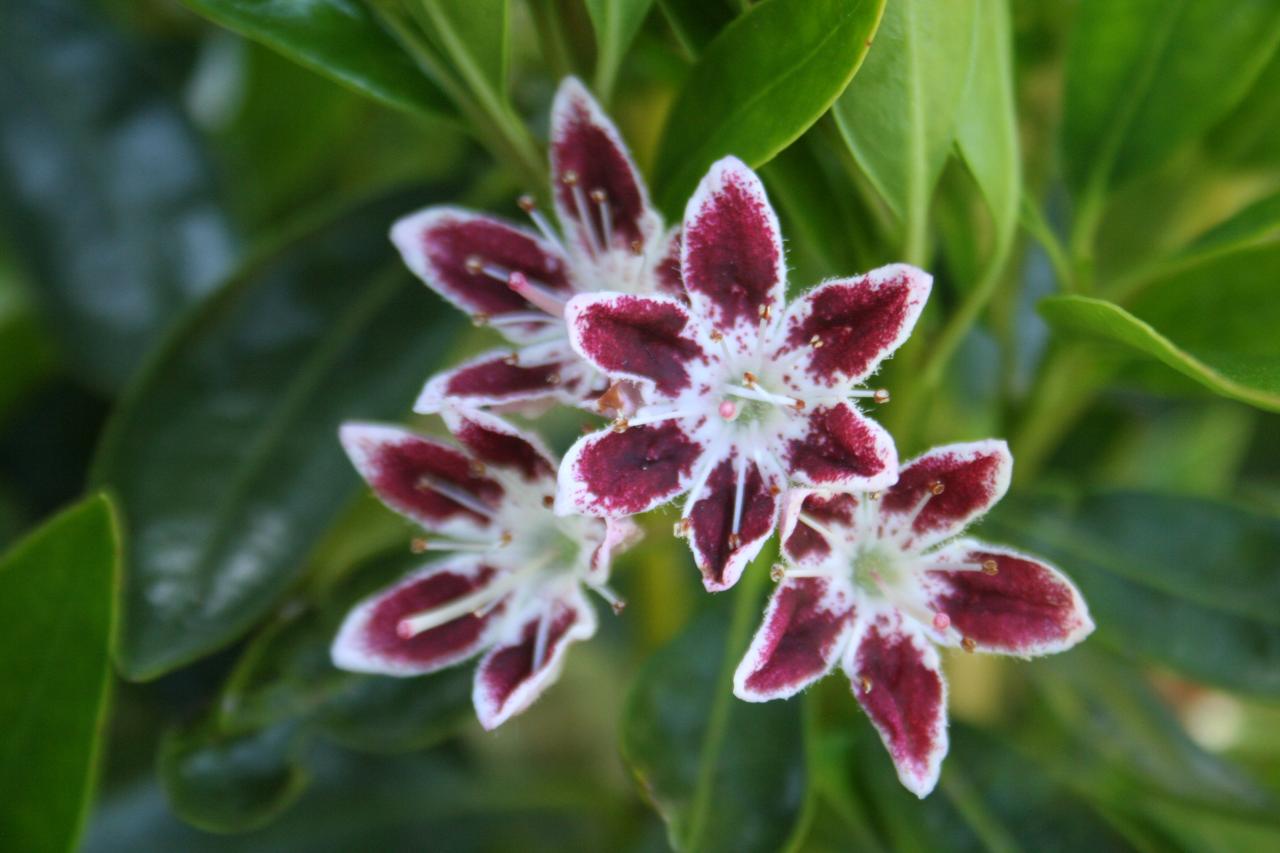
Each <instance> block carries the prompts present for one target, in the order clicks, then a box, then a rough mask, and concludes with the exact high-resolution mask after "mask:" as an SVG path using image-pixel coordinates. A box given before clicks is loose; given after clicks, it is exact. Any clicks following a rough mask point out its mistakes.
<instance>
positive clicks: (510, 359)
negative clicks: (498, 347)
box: [502, 352, 520, 367]
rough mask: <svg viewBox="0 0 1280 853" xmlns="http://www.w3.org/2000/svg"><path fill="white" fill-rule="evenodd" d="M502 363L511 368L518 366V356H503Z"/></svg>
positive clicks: (517, 354) (513, 354) (514, 354)
mask: <svg viewBox="0 0 1280 853" xmlns="http://www.w3.org/2000/svg"><path fill="white" fill-rule="evenodd" d="M502 363H503V364H509V365H511V366H512V367H516V366H517V365H519V364H520V354H519V353H516V352H513V353H511V354H510V355H504V356H503V357H502Z"/></svg>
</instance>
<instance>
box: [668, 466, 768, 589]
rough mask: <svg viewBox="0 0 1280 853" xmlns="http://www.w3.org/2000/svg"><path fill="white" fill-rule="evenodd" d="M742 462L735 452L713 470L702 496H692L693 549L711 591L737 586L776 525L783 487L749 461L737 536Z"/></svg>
mask: <svg viewBox="0 0 1280 853" xmlns="http://www.w3.org/2000/svg"><path fill="white" fill-rule="evenodd" d="M741 461H742V460H741V459H740V457H739V456H738V455H737V453H733V454H731V455H729V456H726V457H725V458H724V459H722V460H720V461H719V462H718V463H716V465H715V467H714V468H712V469H711V474H710V475H709V476H708V477H707V480H706V482H705V483H704V484H703V486H702V488H701V489H700V490H699V491H698V494H697V495H696V496H694V495H690V499H691V500H694V501H695V502H694V504H693V509H692V511H691V512H690V513H689V544H690V545H691V546H692V547H693V554H694V558H695V559H696V560H697V563H698V570H699V571H700V572H702V584H703V586H705V587H706V588H707V591H708V592H720V591H721V590H726V589H728V588H729V587H731V586H733V585H734V584H735V583H737V582H738V578H740V577H741V576H742V570H743V569H745V568H746V567H747V564H748V563H750V562H751V561H752V560H753V559H755V556H756V554H758V553H760V548H761V547H762V546H763V545H764V542H765V540H766V539H768V538H769V534H771V533H773V530H774V528H775V527H776V526H777V524H778V511H779V507H780V504H781V501H780V500H779V495H780V494H781V492H782V484H781V483H780V482H778V481H777V478H776V477H775V476H773V475H771V474H770V475H765V474H764V472H762V471H761V470H760V466H759V465H758V464H756V462H755V460H752V459H748V460H746V462H745V465H743V466H742V469H741V474H742V486H743V488H742V508H741V517H740V518H739V522H738V532H737V533H736V534H735V533H734V532H733V517H734V511H735V508H736V506H737V503H738V478H739V473H740V472H739V465H740V463H741Z"/></svg>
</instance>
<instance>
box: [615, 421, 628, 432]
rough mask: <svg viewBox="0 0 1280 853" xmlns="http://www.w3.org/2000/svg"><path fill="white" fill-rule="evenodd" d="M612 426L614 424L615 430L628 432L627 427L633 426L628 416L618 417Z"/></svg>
mask: <svg viewBox="0 0 1280 853" xmlns="http://www.w3.org/2000/svg"><path fill="white" fill-rule="evenodd" d="M612 426H613V431H614V432H626V431H627V427H629V426H631V424H630V423H629V422H628V421H627V419H626V418H618V419H617V420H616V421H614V422H613V425H612Z"/></svg>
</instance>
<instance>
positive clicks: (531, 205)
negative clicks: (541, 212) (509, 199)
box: [516, 195, 538, 213]
mask: <svg viewBox="0 0 1280 853" xmlns="http://www.w3.org/2000/svg"><path fill="white" fill-rule="evenodd" d="M516 204H518V205H520V209H521V210H523V211H524V212H525V213H533V212H534V211H535V210H537V209H538V203H537V202H536V201H534V200H533V196H531V195H522V196H520V198H518V199H516Z"/></svg>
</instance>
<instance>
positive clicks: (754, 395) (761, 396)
mask: <svg viewBox="0 0 1280 853" xmlns="http://www.w3.org/2000/svg"><path fill="white" fill-rule="evenodd" d="M724 389H725V391H727V392H728V393H730V394H733V395H734V396H735V397H745V398H746V399H748V400H759V401H760V402H761V403H773V404H774V405H777V406H794V405H795V404H796V401H795V398H794V397H787V396H785V395H783V394H772V393H770V392H768V391H765V390H763V389H761V388H748V387H746V386H745V385H726V386H724Z"/></svg>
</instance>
